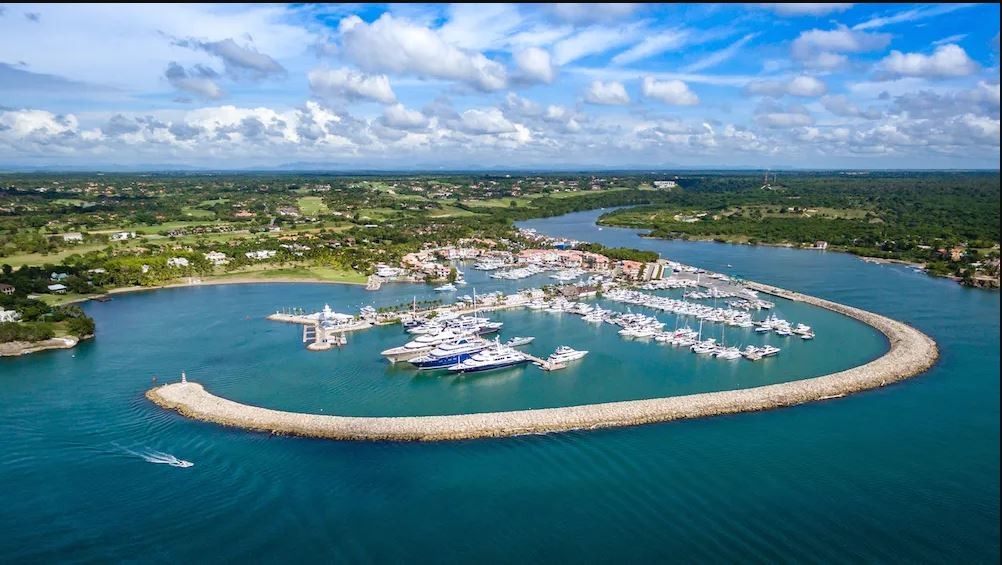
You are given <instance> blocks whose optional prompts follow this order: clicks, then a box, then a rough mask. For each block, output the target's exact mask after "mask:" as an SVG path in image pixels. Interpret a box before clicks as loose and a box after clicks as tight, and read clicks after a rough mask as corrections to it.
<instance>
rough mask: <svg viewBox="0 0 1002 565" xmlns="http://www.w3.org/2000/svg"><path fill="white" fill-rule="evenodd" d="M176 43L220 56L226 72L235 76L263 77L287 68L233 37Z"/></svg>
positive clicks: (279, 73)
mask: <svg viewBox="0 0 1002 565" xmlns="http://www.w3.org/2000/svg"><path fill="white" fill-rule="evenodd" d="M174 44H175V45H179V46H181V47H188V48H190V49H197V50H201V51H204V52H206V53H208V54H210V55H214V56H216V57H219V58H220V59H221V60H222V61H223V66H224V67H225V69H226V74H227V75H229V76H231V77H233V78H243V77H248V76H249V77H251V78H262V77H268V76H273V75H284V74H285V68H284V67H283V66H282V65H280V64H279V63H278V61H276V60H275V59H273V58H271V57H270V56H268V55H266V54H264V53H261V52H260V51H258V50H257V49H254V48H253V47H252V46H250V45H248V46H240V45H237V42H236V41H233V39H231V38H227V39H224V40H222V41H200V40H197V39H182V40H177V41H175V42H174Z"/></svg>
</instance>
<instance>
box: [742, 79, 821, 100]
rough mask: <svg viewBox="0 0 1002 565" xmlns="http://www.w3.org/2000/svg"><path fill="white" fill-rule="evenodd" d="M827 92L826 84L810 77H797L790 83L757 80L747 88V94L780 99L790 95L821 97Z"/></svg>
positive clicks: (789, 81)
mask: <svg viewBox="0 0 1002 565" xmlns="http://www.w3.org/2000/svg"><path fill="white" fill-rule="evenodd" d="M827 91H828V87H827V86H826V85H825V83H824V82H822V81H821V80H819V79H817V78H815V77H812V76H808V75H799V76H795V77H793V78H791V79H790V80H788V81H778V80H756V81H752V82H749V83H748V84H747V85H746V86H745V92H746V93H748V94H752V95H755V96H772V97H780V96H783V95H784V94H789V95H790V96H804V97H813V96H821V95H822V94H824V93H825V92H827Z"/></svg>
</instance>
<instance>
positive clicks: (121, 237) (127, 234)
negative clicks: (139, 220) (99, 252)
mask: <svg viewBox="0 0 1002 565" xmlns="http://www.w3.org/2000/svg"><path fill="white" fill-rule="evenodd" d="M134 237H136V232H134V231H117V232H115V233H113V234H111V240H112V241H125V240H127V239H132V238H134Z"/></svg>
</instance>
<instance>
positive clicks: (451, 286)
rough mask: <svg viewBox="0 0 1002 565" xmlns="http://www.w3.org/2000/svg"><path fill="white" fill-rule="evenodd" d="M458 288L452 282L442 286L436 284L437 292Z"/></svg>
mask: <svg viewBox="0 0 1002 565" xmlns="http://www.w3.org/2000/svg"><path fill="white" fill-rule="evenodd" d="M454 290H456V285H454V284H452V283H445V284H443V285H442V286H436V287H435V292H452V291H454Z"/></svg>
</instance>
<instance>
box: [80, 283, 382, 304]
mask: <svg viewBox="0 0 1002 565" xmlns="http://www.w3.org/2000/svg"><path fill="white" fill-rule="evenodd" d="M267 283H276V284H288V283H296V284H303V283H307V284H308V283H313V284H347V285H354V286H364V285H365V283H364V282H348V281H323V280H317V279H303V278H296V277H261V278H255V277H233V278H214V279H209V280H202V281H199V282H180V283H168V284H162V285H157V286H119V287H115V288H112V289H109V290H108V291H107V292H105V293H103V294H92V295H88V296H81V297H80V298H75V299H73V300H67V301H66V302H64V303H63V304H77V303H80V302H87V301H88V300H97V299H98V298H101V297H105V296H107V297H110V296H113V295H116V294H128V293H132V292H144V291H151V290H163V289H167V288H187V287H195V286H220V285H227V284H267Z"/></svg>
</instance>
